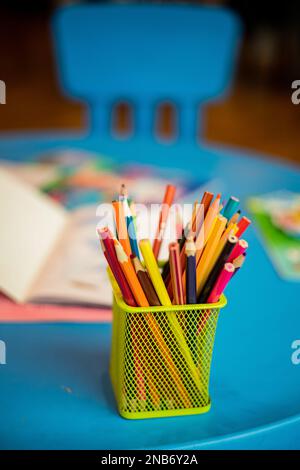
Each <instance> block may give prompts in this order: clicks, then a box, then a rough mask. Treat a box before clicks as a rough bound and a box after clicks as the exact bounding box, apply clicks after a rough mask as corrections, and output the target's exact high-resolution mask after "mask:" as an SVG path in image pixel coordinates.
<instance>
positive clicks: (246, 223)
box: [236, 216, 251, 238]
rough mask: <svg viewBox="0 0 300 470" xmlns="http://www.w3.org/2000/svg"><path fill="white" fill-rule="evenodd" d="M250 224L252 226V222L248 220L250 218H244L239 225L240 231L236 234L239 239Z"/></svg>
mask: <svg viewBox="0 0 300 470" xmlns="http://www.w3.org/2000/svg"><path fill="white" fill-rule="evenodd" d="M250 224H251V220H250V219H248V217H245V216H243V217H242V218H241V220H240V221H239V222H238V224H237V227H238V230H237V232H236V236H237V237H238V238H239V237H240V236H241V235H242V234H243V233H244V232H245V230H246V229H247V228H248V226H249V225H250Z"/></svg>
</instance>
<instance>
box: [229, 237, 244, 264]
mask: <svg viewBox="0 0 300 470" xmlns="http://www.w3.org/2000/svg"><path fill="white" fill-rule="evenodd" d="M247 248H248V243H247V242H246V240H239V241H238V242H237V244H236V245H235V247H234V249H233V250H232V252H231V254H230V256H229V258H228V260H227V262H228V263H232V260H234V259H235V258H237V257H238V256H239V255H242V254H243V253H245V251H246V250H247Z"/></svg>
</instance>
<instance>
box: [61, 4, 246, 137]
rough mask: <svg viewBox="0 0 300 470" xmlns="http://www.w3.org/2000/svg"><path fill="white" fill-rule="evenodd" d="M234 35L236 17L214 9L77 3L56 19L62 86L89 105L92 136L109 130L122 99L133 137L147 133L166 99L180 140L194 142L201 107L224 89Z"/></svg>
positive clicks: (233, 55) (150, 132) (228, 79)
mask: <svg viewBox="0 0 300 470" xmlns="http://www.w3.org/2000/svg"><path fill="white" fill-rule="evenodd" d="M239 37H240V23H239V21H238V19H237V18H236V17H235V16H234V15H233V14H232V13H231V12H229V11H227V10H224V9H219V8H208V7H193V6H183V5H177V6H175V5H172V6H169V5H168V6H159V5H77V6H72V7H67V8H62V9H60V10H58V12H57V14H56V16H55V18H54V39H55V44H56V50H57V56H58V72H59V75H60V80H61V84H62V88H63V90H64V92H65V93H66V94H67V95H69V96H71V97H75V98H80V99H82V100H83V101H84V102H86V103H88V108H89V116H90V124H91V131H92V133H93V134H95V135H100V134H101V133H102V135H103V134H110V133H111V115H112V110H113V108H114V105H115V104H116V102H120V101H127V102H129V103H131V105H132V107H133V108H134V121H135V130H136V134H143V135H144V136H151V135H153V134H154V132H153V128H154V116H155V109H156V107H157V105H158V103H161V102H163V101H166V100H168V101H171V102H172V103H174V105H175V107H176V108H177V110H178V115H179V123H178V126H177V127H178V131H179V132H178V135H179V136H180V137H181V138H189V139H190V138H195V136H196V123H197V127H199V126H198V122H197V121H198V116H199V117H200V116H201V117H200V119H201V120H202V113H200V112H199V114H198V110H199V105H200V108H202V107H203V104H204V103H206V102H208V101H211V100H213V99H216V98H219V97H220V96H221V95H222V94H223V93H224V92H225V90H226V89H227V88H228V87H229V84H230V82H231V79H232V76H233V70H234V64H235V58H236V53H237V48H238V47H237V46H238V42H239ZM201 111H202V109H201Z"/></svg>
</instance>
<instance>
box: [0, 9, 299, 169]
mask: <svg viewBox="0 0 300 470" xmlns="http://www.w3.org/2000/svg"><path fill="white" fill-rule="evenodd" d="M69 3H75V2H70V1H63V0H43V1H41V0H40V1H38V0H36V1H33V0H27V1H26V2H24V1H21V0H2V1H1V7H0V15H1V20H2V21H1V29H0V57H1V62H0V63H1V66H0V79H1V80H4V81H5V82H6V85H7V96H6V100H7V104H6V105H5V106H1V107H0V130H1V131H9V130H16V129H17V130H21V129H26V130H33V129H34V130H35V129H53V130H54V129H72V130H80V129H83V127H84V113H83V107H82V104H81V103H77V102H75V101H70V100H68V99H67V98H65V97H64V96H63V95H62V94H61V92H60V90H59V86H58V83H57V80H56V73H55V63H54V57H53V52H52V43H51V35H50V25H49V20H50V18H51V15H52V13H53V11H54V10H55V8H56V7H57V6H59V5H63V4H69ZM76 3H79V2H76ZM123 3H124V2H123ZM135 3H138V2H135ZM148 3H149V2H148ZM156 3H157V2H156ZM160 3H168V2H167V1H162V2H160ZM172 3H174V2H172ZM181 3H195V4H211V5H215V4H220V5H225V6H228V7H230V8H231V9H233V10H234V11H236V12H237V13H238V14H239V16H240V17H241V19H242V22H243V24H244V28H245V31H244V41H243V45H242V49H241V55H240V59H239V65H238V71H237V75H236V80H235V85H234V89H233V92H232V94H231V95H230V96H229V97H228V98H226V100H224V101H223V102H221V103H218V104H213V105H210V106H209V107H208V110H207V121H206V127H205V137H206V139H208V140H209V141H214V142H222V143H226V144H232V145H237V146H241V147H247V148H249V149H252V150H255V151H259V152H265V153H268V154H271V155H273V156H274V158H284V159H286V160H289V161H293V162H295V163H297V164H299V163H300V151H299V150H300V133H299V126H300V105H298V106H297V105H294V104H293V103H292V101H291V94H292V89H291V84H292V82H293V81H294V80H297V79H300V60H299V57H300V2H298V1H296V0H292V1H289V2H272V4H270V3H269V2H260V1H256V0H251V1H246V0H240V1H237V0H236V1H235V0H223V1H222V0H220V1H193V2H181ZM126 116H127V112H126V107H122V106H121V107H120V112H119V117H118V123H117V124H118V126H120V127H121V128H122V126H123V127H126V126H127V121H126ZM171 125H172V116H171V109H169V108H168V106H166V107H165V108H164V111H163V118H162V121H161V132H162V133H164V134H166V135H167V134H168V133H169V131H170V127H171Z"/></svg>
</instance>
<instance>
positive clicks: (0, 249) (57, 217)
mask: <svg viewBox="0 0 300 470" xmlns="http://www.w3.org/2000/svg"><path fill="white" fill-rule="evenodd" d="M0 221H1V227H0V290H2V291H3V292H4V293H6V294H7V295H8V296H9V297H11V298H12V299H14V300H15V301H17V302H25V301H26V300H28V298H27V296H28V294H29V291H30V290H31V288H32V286H33V284H34V281H35V280H36V279H37V278H38V276H39V273H40V271H41V269H42V267H43V264H44V263H45V262H46V259H47V258H48V256H49V254H50V253H51V251H52V249H53V248H54V246H55V244H56V242H57V240H58V239H59V237H60V236H61V234H62V232H63V230H64V227H65V226H66V222H67V214H66V212H65V211H64V209H63V208H62V207H60V206H59V205H58V204H56V203H55V202H53V201H52V200H51V199H50V198H48V197H47V196H45V195H43V194H41V193H40V191H38V190H36V189H34V188H32V187H31V186H29V185H28V184H27V183H25V182H23V181H21V180H19V179H18V178H17V177H16V176H14V175H12V174H11V173H10V172H9V171H7V170H4V169H2V168H1V169H0Z"/></svg>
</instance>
